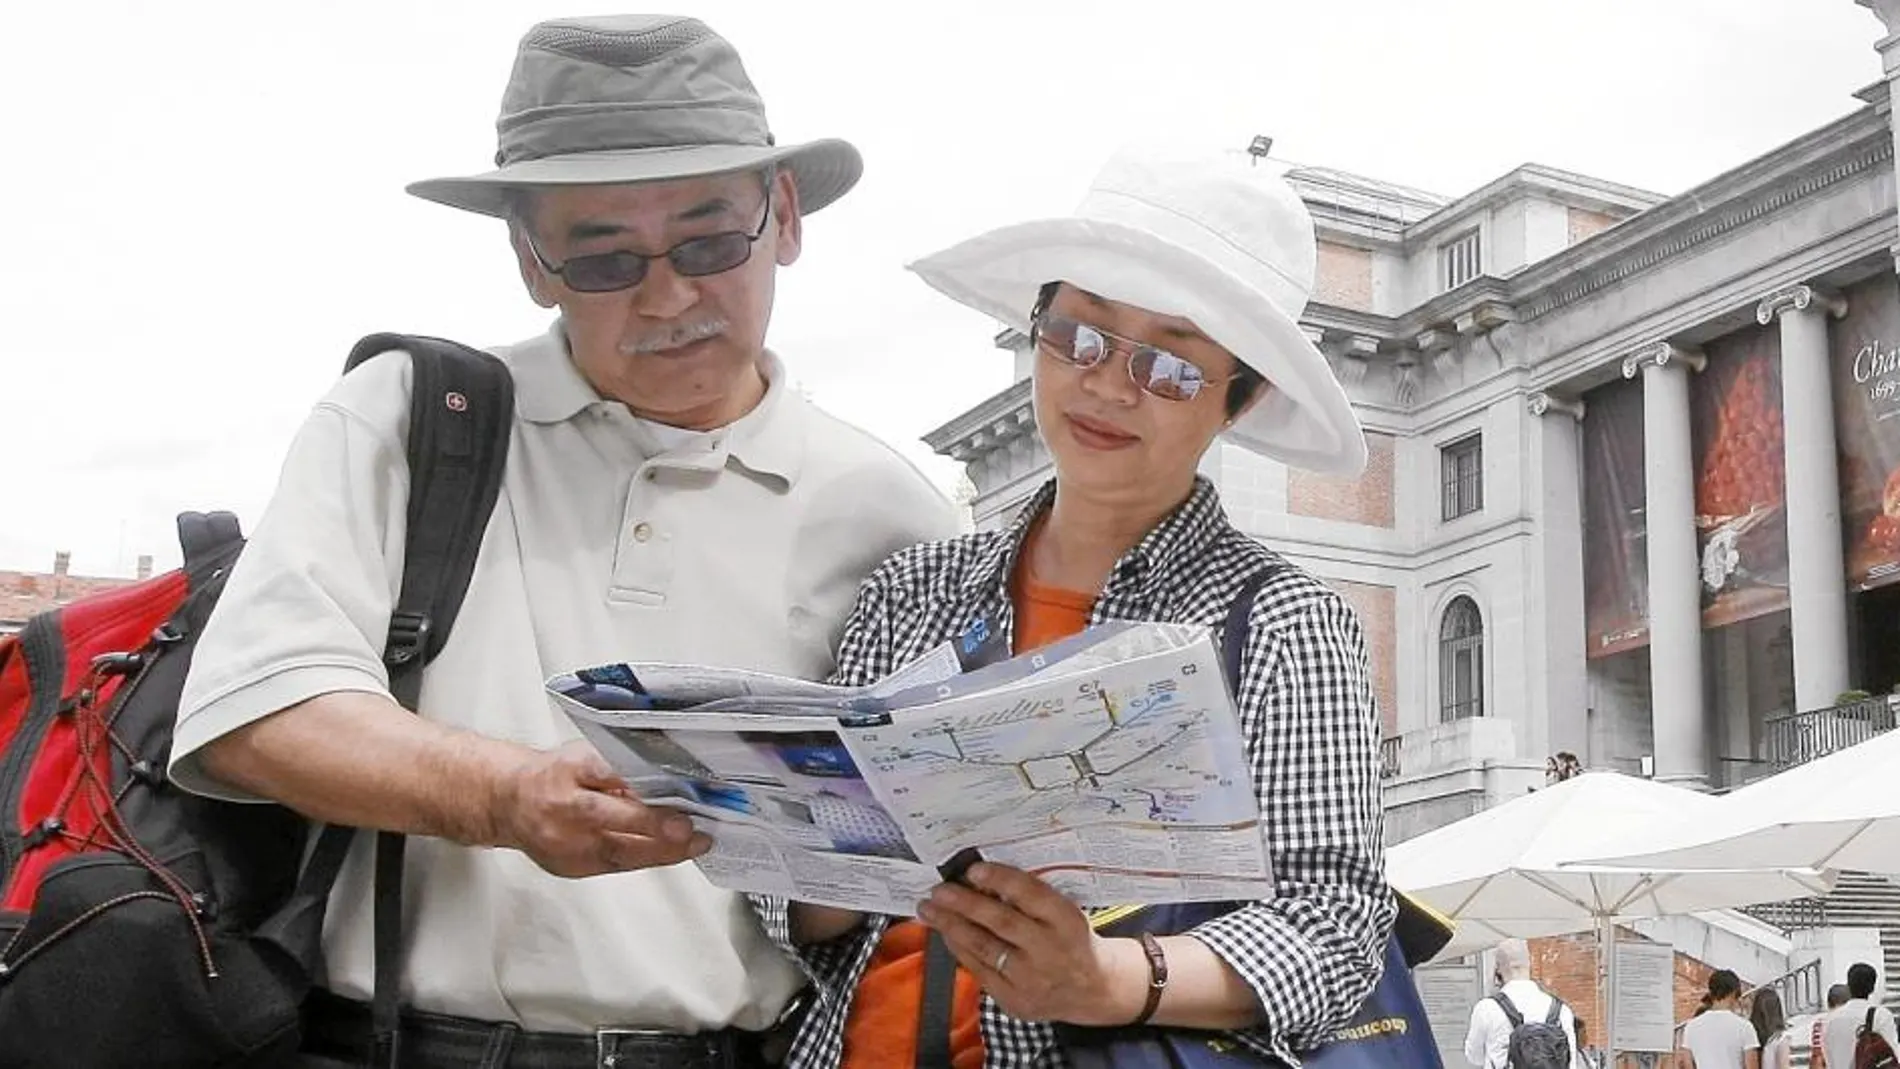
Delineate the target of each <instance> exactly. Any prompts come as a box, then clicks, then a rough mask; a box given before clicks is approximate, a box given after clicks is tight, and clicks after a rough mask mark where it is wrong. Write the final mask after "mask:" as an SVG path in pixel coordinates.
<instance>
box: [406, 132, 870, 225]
mask: <svg viewBox="0 0 1900 1069" xmlns="http://www.w3.org/2000/svg"><path fill="white" fill-rule="evenodd" d="M770 164H779V165H782V166H784V167H787V168H789V169H790V170H791V172H792V179H793V181H795V182H796V183H797V184H798V203H799V211H800V213H801V214H804V215H810V214H811V213H813V212H815V211H818V210H819V209H821V208H824V207H825V206H826V205H829V204H831V203H832V202H833V201H835V200H837V199H838V198H839V197H842V196H844V195H845V193H847V192H849V191H850V189H851V187H852V186H855V185H857V183H858V179H859V178H860V177H861V176H862V175H863V174H864V160H863V158H862V157H861V156H860V155H859V154H858V150H857V149H856V148H854V147H853V146H852V145H851V144H850V143H849V142H846V141H840V140H837V139H835V138H828V139H825V140H822V141H808V142H805V143H804V144H799V145H783V146H777V145H687V146H678V147H667V148H652V149H629V150H626V151H616V152H579V153H572V154H569V155H564V156H546V157H543V158H541V159H536V160H523V161H522V162H520V163H512V164H509V165H507V166H505V167H501V168H497V169H496V170H493V171H489V172H487V173H486V174H477V175H467V176H464V177H459V178H431V179H427V180H424V181H421V182H416V183H413V184H411V185H410V186H409V187H408V191H409V192H410V193H413V194H415V195H416V196H418V197H421V198H423V199H424V200H432V201H435V202H436V203H438V204H446V205H448V206H449V207H451V208H462V209H464V210H466V211H471V212H480V213H482V214H483V215H494V216H505V215H506V214H507V211H508V191H509V190H511V189H549V188H559V187H564V186H599V185H631V184H635V183H640V182H666V181H672V180H676V179H681V178H704V177H710V176H713V175H721V174H732V173H735V172H739V171H749V170H753V169H755V168H761V167H765V166H767V165H770Z"/></svg>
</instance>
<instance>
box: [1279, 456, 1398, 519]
mask: <svg viewBox="0 0 1900 1069" xmlns="http://www.w3.org/2000/svg"><path fill="white" fill-rule="evenodd" d="M1366 449H1367V452H1368V453H1369V454H1370V455H1369V456H1368V458H1367V460H1366V470H1365V471H1364V472H1363V473H1362V474H1361V475H1360V476H1359V477H1358V478H1356V479H1341V478H1337V477H1335V476H1330V475H1315V474H1313V473H1312V472H1307V471H1300V470H1298V469H1294V470H1291V471H1288V472H1287V480H1286V510H1287V512H1288V513H1289V514H1290V515H1294V516H1310V517H1312V518H1314V519H1319V520H1341V521H1344V522H1346V523H1357V524H1363V525H1365V526H1367V527H1384V528H1388V529H1389V528H1391V527H1392V525H1393V517H1392V511H1393V510H1392V477H1393V473H1392V468H1393V438H1392V436H1391V435H1389V434H1370V433H1369V434H1367V435H1366Z"/></svg>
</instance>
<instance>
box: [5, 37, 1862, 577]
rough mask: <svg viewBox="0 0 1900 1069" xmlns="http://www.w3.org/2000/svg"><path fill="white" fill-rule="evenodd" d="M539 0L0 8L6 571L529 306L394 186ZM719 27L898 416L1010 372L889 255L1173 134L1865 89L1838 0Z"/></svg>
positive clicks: (239, 482)
mask: <svg viewBox="0 0 1900 1069" xmlns="http://www.w3.org/2000/svg"><path fill="white" fill-rule="evenodd" d="M594 10H604V9H603V8H601V7H600V6H599V5H587V4H582V3H575V4H571V5H570V4H558V5H557V4H548V3H540V2H531V0H514V2H507V3H495V2H479V0H458V2H455V3H452V4H451V3H439V4H437V3H419V2H402V0H374V2H364V0H351V2H335V0H326V2H325V3H322V4H295V5H291V4H258V3H244V4H238V3H208V2H202V0H180V2H177V3H166V4H159V3H149V2H119V3H94V4H88V5H85V6H83V7H79V6H76V5H68V4H60V3H52V2H39V3H34V2H32V0H14V2H11V3H8V4H6V5H4V13H3V14H0V53H3V55H4V59H0V108H4V124H3V125H0V138H4V141H5V144H6V145H7V148H6V150H5V152H4V154H0V193H4V194H5V197H4V203H5V205H6V209H7V210H6V220H7V226H6V235H5V238H4V242H5V246H6V248H7V249H8V252H9V254H8V255H7V256H5V257H4V258H3V259H0V434H4V448H5V450H6V453H5V457H6V463H5V467H4V475H0V479H4V482H3V483H0V487H4V489H0V568H14V569H29V570H42V571H43V570H47V569H50V567H51V566H52V560H53V554H54V552H55V551H56V550H59V549H68V550H71V551H72V552H73V555H74V558H73V569H74V571H76V572H81V573H86V574H104V575H112V574H130V572H131V571H132V569H133V567H134V561H135V559H136V557H137V556H138V555H139V554H142V553H144V554H152V555H153V556H155V557H156V558H157V559H158V565H159V567H160V568H164V567H168V566H170V565H171V564H173V563H175V562H176V560H177V556H178V553H177V548H176V543H175V536H174V533H173V527H172V517H173V515H174V514H175V513H177V512H178V511H180V510H183V509H206V508H230V509H233V510H234V511H236V512H237V513H238V514H239V515H240V516H241V517H242V518H244V519H245V520H246V521H247V523H251V522H255V519H256V517H257V516H258V514H259V513H260V511H261V510H262V508H263V505H264V503H265V501H266V500H267V499H268V497H269V493H270V489H271V486H272V483H273V482H274V480H275V478H276V474H277V468H278V465H279V464H280V463H281V461H282V458H283V451H284V449H285V447H286V445H287V444H288V441H289V439H290V436H291V435H292V433H293V432H294V431H295V429H296V427H297V425H298V423H299V421H300V420H301V419H302V418H303V416H304V414H305V413H306V412H307V411H308V409H309V407H310V405H311V404H312V402H313V401H314V400H315V399H316V398H317V397H318V396H319V395H320V394H321V393H322V391H323V390H324V389H325V388H326V386H327V385H328V384H329V383H330V381H331V380H332V379H333V378H334V376H335V375H336V373H337V371H338V369H339V368H340V365H341V361H342V359H343V356H344V354H345V353H346V352H347V350H348V348H349V345H350V343H351V342H352V341H353V340H354V339H355V338H357V337H358V336H360V335H362V334H364V333H367V332H370V331H375V330H408V331H417V332H424V333H432V334H441V335H448V336H451V337H455V338H458V339H460V340H463V341H467V342H470V343H473V344H478V345H492V344H499V343H504V342H509V341H514V340H518V339H520V338H523V337H526V336H529V335H531V334H535V333H538V332H540V331H541V330H542V329H544V328H545V324H546V318H545V315H546V314H545V313H543V312H541V311H540V310H539V309H537V308H535V307H534V306H533V305H532V304H531V303H530V302H529V301H528V300H527V298H526V297H525V296H524V295H523V293H522V292H521V288H520V283H519V280H518V278H517V276H516V274H515V269H514V266H513V261H512V259H511V257H510V254H509V253H508V251H507V249H506V247H505V244H504V240H503V232H502V228H501V226H500V224H498V223H495V222H493V221H490V220H487V219H483V218H480V217H476V216H471V215H466V214H463V213H459V212H455V211H452V210H450V209H447V208H442V207H439V206H436V205H432V204H428V203H425V202H422V201H419V200H416V199H414V198H412V197H409V196H407V195H406V194H404V193H403V192H402V186H403V185H404V184H405V183H406V182H409V181H412V180H414V179H417V178H423V177H430V176H434V175H442V174H458V173H468V172H472V171H478V170H482V169H484V168H485V167H486V166H487V165H488V162H489V160H490V158H491V157H492V155H493V152H494V127H493V122H494V115H495V111H496V107H497V105H498V103H499V100H500V94H501V88H502V83H503V81H504V79H505V78H506V76H507V72H508V67H509V64H510V61H511V58H512V55H513V51H514V46H515V43H516V41H517V40H518V39H519V37H520V35H521V33H522V31H523V30H524V29H525V28H526V27H527V26H528V25H529V24H530V23H532V22H534V21H535V20H537V19H540V18H545V17H551V16H557V15H569V14H579V13H586V12H588V11H594ZM676 10H682V11H684V12H686V13H690V14H695V15H698V16H700V17H702V18H704V19H706V20H707V21H708V22H709V23H711V24H712V26H713V27H714V28H715V29H717V30H719V31H720V32H721V33H723V34H725V35H726V36H727V37H729V38H731V39H732V40H733V41H734V42H735V43H736V44H737V45H738V47H739V49H740V51H741V53H742V55H743V56H744V58H745V61H746V64H747V66H748V69H749V70H750V72H751V74H752V77H753V79H754V81H755V82H756V83H757V84H758V85H759V87H760V89H761V91H762V92H763V93H764V95H765V98H766V104H767V109H768V114H769V117H770V118H771V120H772V125H773V127H774V129H775V132H776V133H777V135H778V137H779V140H780V141H781V142H785V141H795V140H804V139H807V138H812V137H820V136H839V137H845V138H848V139H850V140H852V141H854V142H855V143H856V144H857V145H858V147H859V148H860V149H861V150H862V151H863V153H864V155H865V158H866V164H867V170H866V174H865V179H864V181H863V183H862V184H861V185H860V186H859V187H858V188H857V190H856V191H854V192H853V193H852V194H851V195H850V196H848V197H847V198H845V199H844V200H843V201H841V202H839V204H838V205H836V206H835V207H833V208H831V209H829V210H827V211H825V212H824V213H822V214H820V215H818V216H816V217H815V218H814V219H813V220H812V221H811V222H810V224H809V225H808V226H807V229H806V254H805V256H804V258H803V259H802V260H801V261H800V262H799V263H798V264H797V265H796V266H794V267H793V268H791V269H790V270H789V271H786V272H784V273H782V274H781V276H780V285H779V299H778V305H777V311H776V313H775V317H774V321H773V326H772V332H771V343H772V345H773V347H774V348H775V349H776V350H778V351H779V352H781V353H782V354H783V355H784V356H785V357H786V359H787V361H788V362H789V363H790V365H791V367H792V369H793V373H794V375H795V376H796V377H797V378H798V379H799V381H800V382H801V384H802V385H803V386H804V387H805V388H806V389H808V390H809V391H810V393H811V394H812V395H813V396H814V397H815V398H816V399H817V400H818V401H819V403H821V404H823V405H825V406H827V407H829V408H830V409H832V410H833V411H835V412H837V413H839V414H841V415H843V416H845V417H846V418H848V419H851V420H853V421H855V422H858V423H860V424H862V425H864V426H866V427H868V428H869V429H871V430H872V431H874V432H875V433H877V434H879V435H881V436H883V437H884V438H885V439H887V440H889V441H891V442H892V443H894V444H896V445H898V446H899V447H900V448H902V449H904V450H905V451H906V453H907V454H909V455H910V456H912V457H913V458H915V459H916V460H917V462H918V463H919V464H920V465H923V466H924V467H925V470H926V471H928V472H929V473H930V474H931V475H932V476H933V477H935V478H937V479H938V480H939V481H940V482H941V483H942V484H943V485H944V486H945V488H946V489H949V488H951V487H953V486H954V483H955V479H956V474H957V472H956V467H955V465H953V464H951V463H950V462H948V461H946V460H943V459H941V458H935V457H932V456H931V455H930V452H929V450H928V449H927V448H926V447H924V446H923V445H922V444H921V443H919V442H917V438H918V436H919V435H921V434H923V433H924V432H926V431H928V430H930V429H931V428H934V427H936V426H938V425H940V424H942V423H944V422H946V421H948V420H950V419H951V418H953V417H954V416H956V415H957V414H958V413H960V412H962V411H964V410H965V409H967V408H968V407H970V406H971V405H974V404H975V403H977V402H979V401H981V400H982V399H984V398H985V397H988V396H989V395H991V394H992V393H994V392H995V391H997V390H999V389H1002V388H1003V387H1004V386H1006V385H1008V382H1009V366H1008V358H1007V356H1006V355H1005V354H1003V353H1000V352H997V351H995V350H993V349H992V348H991V347H990V339H991V337H992V335H993V334H994V333H995V326H994V324H992V323H990V322H988V321H987V320H985V319H984V318H983V317H981V316H979V315H977V314H975V313H972V312H968V311H965V310H963V309H961V308H958V307H956V306H954V305H952V304H950V303H949V302H947V301H945V300H944V299H942V298H940V297H938V296H936V295H935V294H934V293H933V292H931V291H929V290H927V289H926V287H924V286H923V285H922V284H921V283H920V282H918V281H917V280H916V279H915V278H914V277H912V276H910V275H909V274H908V273H906V272H905V271H903V270H902V265H903V264H904V263H905V262H906V261H908V260H911V259H914V258H916V257H917V256H919V255H922V254H924V253H927V252H930V251H932V250H934V249H935V248H937V247H939V246H941V245H944V244H947V243H949V242H951V241H954V240H957V239H960V238H962V237H966V236H968V235H970V234H973V233H975V232H977V231H979V230H981V229H985V228H987V227H989V226H993V225H996V224H999V223H1004V222H1009V221H1015V220H1019V219H1023V218H1028V217H1032V216H1036V215H1042V214H1054V213H1060V212H1063V211H1066V210H1067V209H1068V208H1069V207H1070V206H1072V205H1073V203H1074V202H1075V200H1076V199H1077V198H1078V197H1079V195H1080V194H1081V192H1082V190H1083V188H1084V187H1085V186H1086V184H1087V182H1088V180H1089V178H1090V176H1091V175H1092V174H1093V172H1094V171H1095V169H1096V167H1097V166H1098V165H1099V164H1100V163H1101V162H1102V160H1103V159H1104V158H1106V156H1107V155H1108V154H1109V152H1110V151H1112V150H1113V148H1114V147H1116V146H1117V145H1118V144H1120V143H1122V142H1123V141H1125V140H1126V139H1128V138H1130V137H1131V136H1138V135H1140V134H1141V133H1143V132H1145V131H1151V130H1166V131H1168V133H1169V134H1170V135H1171V136H1174V137H1181V136H1187V137H1190V138H1193V139H1196V140H1199V141H1202V142H1204V143H1206V144H1209V145H1214V146H1219V147H1240V146H1243V145H1245V144H1246V142H1247V140H1248V139H1249V138H1250V137H1251V136H1252V135H1254V134H1256V133H1265V134H1270V135H1272V136H1273V137H1274V139H1275V152H1276V155H1279V156H1283V157H1285V158H1286V159H1288V160H1292V161H1296V162H1299V163H1304V164H1321V165H1327V166H1332V167H1338V168H1343V169H1346V170H1351V171H1357V172H1360V173H1363V174H1368V175H1372V176H1375V177H1379V178H1384V179H1387V180H1390V181H1395V182H1400V183H1404V184H1407V185H1411V186H1416V187H1420V188H1423V189H1427V190H1431V191H1433V192H1438V193H1443V194H1447V195H1456V194H1460V193H1464V192H1467V191H1469V190H1471V189H1474V188H1476V187H1477V186H1479V185H1481V184H1483V183H1484V182H1486V181H1489V180H1490V179H1492V178H1495V177H1497V176H1499V175H1501V174H1503V173H1504V172H1506V171H1508V170H1510V169H1511V168H1513V167H1515V166H1517V165H1519V164H1522V163H1525V162H1537V163H1543V164H1548V165H1551V166H1555V167H1561V168H1565V169H1569V170H1575V171H1581V172H1585V173H1588V174H1592V175H1596V176H1599V177H1602V178H1607V179H1612V180H1615V181H1619V182H1624V183H1627V184H1630V185H1634V186H1638V187H1642V188H1646V189H1653V190H1656V191H1659V192H1664V193H1673V192H1679V191H1681V190H1683V189H1686V188H1688V187H1690V186H1693V185H1695V184H1697V183H1699V182H1701V181H1703V180H1705V179H1707V178H1709V177H1712V176H1714V175H1716V174H1718V173H1720V172H1722V171H1724V170H1726V169H1728V168H1730V167H1733V166H1734V165H1736V164H1739V163H1741V162H1743V161H1745V160H1747V159H1750V158H1753V157H1755V156H1758V155H1760V154H1762V153H1764V152H1766V151H1768V150H1770V149H1772V148H1774V147H1775V146H1776V145H1779V144H1781V143H1783V142H1785V141H1788V140H1790V139H1792V138H1794V137H1796V136H1798V135H1800V134H1802V133H1804V132H1806V131H1808V130H1810V129H1813V128H1814V127H1816V126H1820V125H1822V124H1824V123H1827V122H1829V121H1831V120H1833V119H1835V118H1838V117H1840V116H1841V115H1843V114H1846V113H1847V112H1849V111H1851V110H1853V109H1854V108H1855V107H1857V106H1858V102H1857V101H1855V100H1854V99H1853V97H1852V94H1853V92H1854V91H1855V90H1858V89H1860V88H1862V87H1863V86H1866V85H1868V84H1869V83H1872V82H1874V81H1876V80H1877V79H1878V78H1879V77H1880V63H1879V58H1878V56H1877V54H1876V53H1875V51H1874V48H1873V45H1874V42H1875V41H1876V40H1877V39H1879V37H1880V36H1881V34H1882V31H1881V28H1880V25H1879V22H1878V21H1877V20H1876V19H1875V18H1874V17H1873V16H1872V15H1871V14H1870V13H1869V12H1867V11H1866V10H1865V9H1863V8H1860V7H1858V6H1856V5H1855V4H1854V3H1853V2H1852V0H1594V2H1593V3H1590V4H1575V3H1556V2H1553V0H1431V2H1422V0H1376V2H1372V0H1366V2H1352V0H1343V2H1342V0H1334V2H1329V3H1319V2H1299V3H1290V2H1286V0H1257V2H1252V3H1246V4H1242V3H1239V2H1234V0H1225V2H1220V3H1214V2H1192V0H1168V2H1166V3H1157V2H1148V3H1112V2H1104V0H1095V2H1088V3H1084V2H1060V3H1057V2H1043V0H1033V2H1032V0H1009V2H991V0H957V2H956V3H953V4H935V5H926V4H886V3H879V4H872V3H868V2H867V3H862V4H846V3H826V2H822V0H804V2H800V3H787V2H785V0H765V2H753V0H747V2H720V3H698V4H693V5H690V6H687V5H681V6H680V7H679V8H677V9H676Z"/></svg>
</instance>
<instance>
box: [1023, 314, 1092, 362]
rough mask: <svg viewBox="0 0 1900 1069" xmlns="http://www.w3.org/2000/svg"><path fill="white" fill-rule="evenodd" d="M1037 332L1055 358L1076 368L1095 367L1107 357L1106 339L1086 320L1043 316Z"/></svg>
mask: <svg viewBox="0 0 1900 1069" xmlns="http://www.w3.org/2000/svg"><path fill="white" fill-rule="evenodd" d="M1037 335H1038V336H1039V337H1040V338H1041V339H1042V341H1043V343H1044V344H1045V345H1046V346H1047V347H1048V349H1049V352H1050V353H1051V354H1053V355H1054V356H1055V357H1056V359H1058V360H1061V361H1062V362H1063V363H1065V364H1073V365H1075V366H1076V367H1094V366H1095V365H1097V364H1099V363H1101V362H1102V360H1103V358H1105V357H1107V356H1108V339H1106V338H1104V337H1102V335H1101V332H1099V331H1097V330H1096V329H1095V328H1094V327H1091V326H1089V325H1088V324H1086V323H1078V322H1076V321H1075V320H1073V319H1070V318H1068V317H1067V316H1054V315H1052V316H1044V317H1043V320H1042V325H1041V326H1040V327H1039V328H1038V329H1037Z"/></svg>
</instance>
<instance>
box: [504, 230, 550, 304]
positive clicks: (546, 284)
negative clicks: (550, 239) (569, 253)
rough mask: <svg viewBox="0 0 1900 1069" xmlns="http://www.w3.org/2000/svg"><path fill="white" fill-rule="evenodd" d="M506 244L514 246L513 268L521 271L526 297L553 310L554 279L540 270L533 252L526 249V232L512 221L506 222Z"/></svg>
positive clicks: (538, 262)
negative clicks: (526, 290)
mask: <svg viewBox="0 0 1900 1069" xmlns="http://www.w3.org/2000/svg"><path fill="white" fill-rule="evenodd" d="M508 243H509V244H510V245H512V246H514V250H515V266H516V267H518V268H520V270H521V284H522V285H523V286H526V287H527V289H528V296H529V297H531V298H533V299H534V303H536V304H538V305H540V306H541V307H543V308H553V307H554V305H555V300H554V279H552V278H550V277H549V276H548V273H547V272H546V271H543V270H542V269H541V262H540V261H539V260H537V259H535V255H534V250H533V249H531V248H529V247H528V232H527V231H526V230H524V229H522V224H521V223H520V222H518V221H517V220H514V219H510V220H508Z"/></svg>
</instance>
